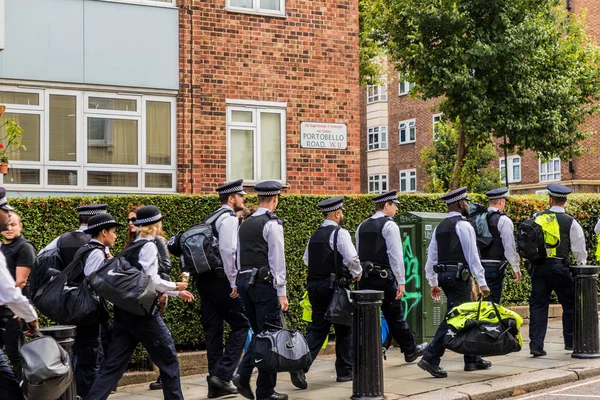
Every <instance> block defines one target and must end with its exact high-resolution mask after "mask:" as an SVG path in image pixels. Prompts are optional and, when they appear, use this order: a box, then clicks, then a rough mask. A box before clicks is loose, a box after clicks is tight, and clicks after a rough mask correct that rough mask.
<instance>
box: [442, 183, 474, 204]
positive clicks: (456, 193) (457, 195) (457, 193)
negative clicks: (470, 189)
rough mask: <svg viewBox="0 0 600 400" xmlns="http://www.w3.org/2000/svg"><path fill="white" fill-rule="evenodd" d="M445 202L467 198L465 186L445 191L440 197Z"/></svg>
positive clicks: (449, 202)
mask: <svg viewBox="0 0 600 400" xmlns="http://www.w3.org/2000/svg"><path fill="white" fill-rule="evenodd" d="M440 198H441V199H442V200H444V202H445V203H446V204H452V203H456V202H457V201H461V200H469V198H468V197H467V187H466V186H464V187H461V188H458V189H454V190H453V191H451V192H448V193H446V194H445V195H443V196H442V197H440Z"/></svg>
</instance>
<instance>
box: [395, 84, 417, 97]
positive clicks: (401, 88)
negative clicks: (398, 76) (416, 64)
mask: <svg viewBox="0 0 600 400" xmlns="http://www.w3.org/2000/svg"><path fill="white" fill-rule="evenodd" d="M414 87H415V84H414V83H413V82H409V81H399V82H398V96H406V95H407V94H408V93H410V91H411V90H412V88H414Z"/></svg>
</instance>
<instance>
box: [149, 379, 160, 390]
mask: <svg viewBox="0 0 600 400" xmlns="http://www.w3.org/2000/svg"><path fill="white" fill-rule="evenodd" d="M150 390H162V381H161V380H160V376H159V377H158V379H157V380H156V382H152V383H151V384H150Z"/></svg>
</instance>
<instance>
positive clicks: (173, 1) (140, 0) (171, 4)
mask: <svg viewBox="0 0 600 400" xmlns="http://www.w3.org/2000/svg"><path fill="white" fill-rule="evenodd" d="M101 1H105V2H107V3H126V4H138V5H144V6H153V7H168V8H175V7H177V0H169V1H156V0H101Z"/></svg>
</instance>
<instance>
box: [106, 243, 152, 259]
mask: <svg viewBox="0 0 600 400" xmlns="http://www.w3.org/2000/svg"><path fill="white" fill-rule="evenodd" d="M146 243H150V241H148V240H138V241H137V242H133V243H132V244H131V245H129V246H127V247H125V248H124V249H123V250H121V251H120V252H119V253H117V255H115V256H114V257H113V258H117V257H125V256H126V255H127V254H129V253H131V252H133V250H137V249H138V248H141V247H144V245H146Z"/></svg>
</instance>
